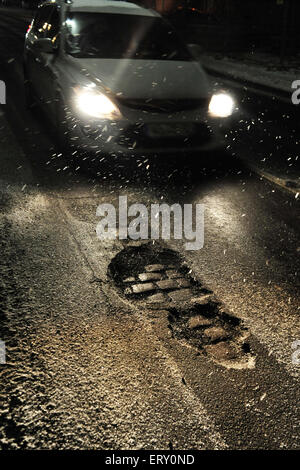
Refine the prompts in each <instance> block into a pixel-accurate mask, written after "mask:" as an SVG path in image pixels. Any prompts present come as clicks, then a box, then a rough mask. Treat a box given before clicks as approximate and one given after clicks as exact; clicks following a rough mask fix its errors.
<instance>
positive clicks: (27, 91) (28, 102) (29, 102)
mask: <svg viewBox="0 0 300 470" xmlns="http://www.w3.org/2000/svg"><path fill="white" fill-rule="evenodd" d="M24 95H25V108H27V109H30V108H32V107H33V106H34V104H35V99H34V93H33V90H32V83H31V82H30V80H28V78H27V77H26V74H25V81H24Z"/></svg>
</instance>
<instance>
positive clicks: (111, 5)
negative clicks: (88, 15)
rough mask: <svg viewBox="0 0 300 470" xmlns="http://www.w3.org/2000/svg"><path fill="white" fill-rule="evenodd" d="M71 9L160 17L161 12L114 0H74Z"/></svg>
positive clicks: (70, 5) (70, 3) (71, 2)
mask: <svg viewBox="0 0 300 470" xmlns="http://www.w3.org/2000/svg"><path fill="white" fill-rule="evenodd" d="M68 4H69V5H68V6H69V8H70V10H71V11H82V12H94V13H97V12H102V13H117V14H124V15H141V16H152V17H160V15H159V13H157V12H155V11H153V10H149V9H147V8H143V7H141V6H139V5H136V4H135V3H131V2H126V1H118V0H116V1H114V0H73V1H70V2H68Z"/></svg>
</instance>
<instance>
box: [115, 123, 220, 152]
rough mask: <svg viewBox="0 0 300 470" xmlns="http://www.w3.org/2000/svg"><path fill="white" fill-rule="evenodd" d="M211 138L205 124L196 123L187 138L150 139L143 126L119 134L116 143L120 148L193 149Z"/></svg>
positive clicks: (163, 137)
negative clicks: (179, 147) (177, 147)
mask: <svg viewBox="0 0 300 470" xmlns="http://www.w3.org/2000/svg"><path fill="white" fill-rule="evenodd" d="M211 138H212V130H211V129H210V128H209V127H208V126H207V125H206V124H205V123H198V124H196V125H195V127H194V131H193V133H192V134H190V135H187V136H178V137H176V136H173V137H168V136H161V137H158V136H157V137H155V138H154V137H150V136H149V135H148V134H147V127H146V126H145V125H143V126H130V127H128V128H127V129H126V130H125V131H124V133H123V134H121V135H120V136H119V137H118V139H117V143H118V145H120V146H125V147H127V148H131V147H132V148H136V149H138V148H145V147H146V148H158V147H167V146H170V147H174V146H181V147H186V148H189V147H194V146H197V145H203V144H205V143H207V142H209V141H210V139H211Z"/></svg>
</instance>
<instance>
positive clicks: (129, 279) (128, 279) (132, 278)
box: [123, 277, 135, 284]
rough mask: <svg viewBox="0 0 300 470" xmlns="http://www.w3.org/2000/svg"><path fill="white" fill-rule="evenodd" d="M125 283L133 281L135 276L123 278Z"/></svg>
mask: <svg viewBox="0 0 300 470" xmlns="http://www.w3.org/2000/svg"><path fill="white" fill-rule="evenodd" d="M123 282H125V283H126V284H127V283H129V282H135V277H127V278H126V279H124V281H123Z"/></svg>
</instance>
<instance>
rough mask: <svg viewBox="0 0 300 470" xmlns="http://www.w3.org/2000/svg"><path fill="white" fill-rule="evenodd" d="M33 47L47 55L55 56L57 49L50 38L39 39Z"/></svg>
mask: <svg viewBox="0 0 300 470" xmlns="http://www.w3.org/2000/svg"><path fill="white" fill-rule="evenodd" d="M33 47H34V49H35V50H37V51H40V52H45V53H46V54H53V53H54V52H55V47H54V45H53V42H52V40H51V39H50V38H40V39H37V40H36V41H35V42H34V46H33Z"/></svg>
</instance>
